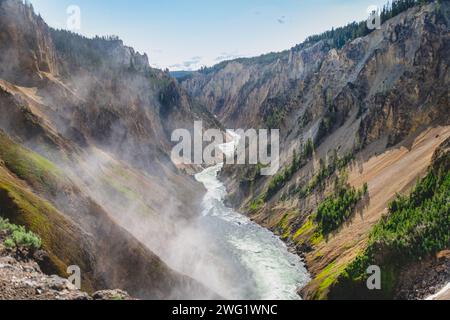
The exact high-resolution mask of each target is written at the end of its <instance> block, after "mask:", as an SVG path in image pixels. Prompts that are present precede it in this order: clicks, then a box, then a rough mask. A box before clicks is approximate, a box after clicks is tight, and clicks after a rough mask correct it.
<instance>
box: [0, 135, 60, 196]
mask: <svg viewBox="0 0 450 320" xmlns="http://www.w3.org/2000/svg"><path fill="white" fill-rule="evenodd" d="M0 146H1V148H0V158H1V159H2V160H3V161H4V163H5V166H6V167H7V168H8V169H9V170H10V171H11V172H13V173H14V174H15V175H17V176H18V177H19V178H20V179H23V180H26V181H27V182H28V183H29V184H30V185H32V186H33V187H35V188H36V189H38V190H42V188H43V189H44V190H43V191H46V192H49V193H51V194H53V195H55V194H56V193H57V192H58V190H59V189H60V186H61V185H62V184H63V183H64V182H63V179H64V178H63V173H62V171H61V170H60V169H59V168H58V167H57V166H56V165H55V164H53V163H52V162H50V161H49V160H47V159H46V158H44V157H42V156H40V155H38V154H37V153H35V152H33V151H30V150H28V149H26V148H24V147H22V146H20V145H18V144H17V143H15V142H14V141H12V140H11V139H9V138H8V137H7V136H6V135H5V134H3V133H1V132H0Z"/></svg>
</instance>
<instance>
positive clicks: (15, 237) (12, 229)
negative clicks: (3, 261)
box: [0, 218, 42, 250]
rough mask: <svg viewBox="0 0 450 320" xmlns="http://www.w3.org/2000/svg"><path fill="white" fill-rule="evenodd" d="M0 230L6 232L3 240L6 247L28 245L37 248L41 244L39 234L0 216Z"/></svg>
mask: <svg viewBox="0 0 450 320" xmlns="http://www.w3.org/2000/svg"><path fill="white" fill-rule="evenodd" d="M0 230H3V231H6V232H7V233H8V237H7V238H6V239H5V241H4V244H5V246H6V247H7V248H14V247H28V248H32V249H36V250H37V249H39V248H40V247H41V246H42V241H41V239H40V238H39V236H37V235H36V234H34V233H33V232H31V231H26V229H25V228H24V227H23V226H17V225H15V224H12V223H9V221H8V220H7V219H3V218H0Z"/></svg>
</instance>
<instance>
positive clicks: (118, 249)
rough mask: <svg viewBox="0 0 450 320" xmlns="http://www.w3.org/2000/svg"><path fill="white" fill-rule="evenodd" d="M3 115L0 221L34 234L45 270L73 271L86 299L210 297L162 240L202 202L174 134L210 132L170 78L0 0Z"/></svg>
mask: <svg viewBox="0 0 450 320" xmlns="http://www.w3.org/2000/svg"><path fill="white" fill-rule="evenodd" d="M172 96H173V97H176V102H177V103H176V104H174V105H173V104H172V103H171V101H172V100H171V99H172ZM0 113H1V115H2V116H1V117H0V150H1V151H0V215H1V216H2V217H5V218H8V219H10V220H11V221H12V222H14V223H16V224H19V225H23V226H26V227H27V228H29V229H31V230H32V231H33V232H35V233H36V234H38V235H39V236H40V237H41V238H42V240H43V247H44V249H45V250H46V251H47V252H48V255H49V263H48V264H47V269H48V270H45V271H48V272H51V273H55V274H58V275H59V276H65V272H66V269H67V266H69V265H78V266H79V267H80V268H81V269H82V278H83V279H82V280H83V281H82V284H83V289H85V290H86V291H88V292H94V291H97V290H100V289H105V288H120V289H124V290H126V291H128V292H130V294H132V295H133V296H134V297H136V298H151V299H163V298H176V299H178V298H185V299H187V298H199V297H204V298H206V297H211V296H213V294H212V293H211V292H210V291H209V290H208V289H206V288H205V287H204V286H203V285H201V284H200V283H198V282H196V281H194V280H193V279H191V278H190V277H188V276H186V275H183V274H180V273H178V272H176V271H174V270H173V268H176V267H177V266H176V265H175V266H170V267H169V266H168V264H169V263H170V262H171V261H169V260H168V257H169V256H170V255H172V254H173V252H171V251H170V249H168V248H167V246H166V242H167V241H168V240H170V239H172V238H173V236H174V234H175V235H176V234H178V230H179V229H178V228H181V229H182V228H183V227H184V226H185V225H186V224H188V223H189V220H190V219H191V218H192V217H194V216H195V215H196V214H197V212H198V211H199V210H198V208H197V205H198V204H199V203H200V201H201V198H202V188H200V187H199V185H198V184H196V182H195V181H194V179H193V178H192V177H189V176H187V175H184V174H182V173H181V172H180V171H179V170H178V169H177V168H176V167H175V166H174V165H173V164H172V162H171V160H170V150H171V147H172V142H171V141H170V133H171V131H172V130H173V128H186V129H189V128H191V127H192V126H193V122H194V120H195V119H201V120H204V121H205V122H207V123H210V124H211V125H217V126H218V123H217V122H216V120H215V119H214V117H212V116H211V115H210V114H209V113H208V112H207V111H206V110H205V109H203V108H202V107H201V106H200V105H198V104H194V103H193V102H192V101H191V99H190V98H189V96H188V95H187V94H186V93H185V92H184V91H183V90H182V89H181V88H180V87H179V85H178V84H177V83H176V82H175V80H173V79H172V78H170V76H169V75H167V74H165V73H164V72H162V71H160V70H155V69H152V68H150V66H149V65H148V58H147V57H146V56H145V55H140V54H138V53H136V52H135V51H134V50H133V49H131V48H129V47H126V46H124V45H123V42H122V41H120V40H118V39H116V38H114V37H112V38H94V39H87V38H84V37H81V36H79V35H76V34H73V33H70V32H65V31H58V30H53V29H51V28H49V27H48V26H47V25H46V24H45V22H44V21H43V20H42V18H41V17H39V16H37V15H36V14H35V13H34V12H33V9H32V8H31V6H30V5H27V4H24V3H23V2H22V1H18V0H1V1H0ZM168 199H170V201H168ZM186 251H188V250H186ZM180 254H182V253H180Z"/></svg>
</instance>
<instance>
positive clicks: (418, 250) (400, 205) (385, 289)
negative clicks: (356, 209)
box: [337, 152, 450, 298]
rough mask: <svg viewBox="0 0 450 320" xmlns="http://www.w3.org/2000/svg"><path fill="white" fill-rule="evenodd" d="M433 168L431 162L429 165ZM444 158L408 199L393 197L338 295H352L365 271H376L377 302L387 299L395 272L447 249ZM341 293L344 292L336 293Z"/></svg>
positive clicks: (449, 162) (448, 188) (448, 180)
mask: <svg viewBox="0 0 450 320" xmlns="http://www.w3.org/2000/svg"><path fill="white" fill-rule="evenodd" d="M435 163H436V162H435ZM449 169H450V153H449V152H447V153H446V154H445V155H443V157H441V158H440V159H439V160H438V161H437V165H434V166H433V167H432V168H431V169H430V171H429V172H428V174H427V176H426V177H425V178H423V179H422V180H420V181H419V182H418V183H417V185H416V187H415V188H414V190H413V192H412V193H411V194H410V195H409V196H402V195H398V196H397V198H396V199H395V200H393V201H392V202H391V203H390V205H389V214H388V215H387V216H386V217H385V218H384V219H383V220H382V221H380V222H379V223H378V224H377V225H376V226H375V228H374V229H373V231H372V233H371V235H370V238H369V244H368V246H367V248H366V249H365V251H364V252H362V253H361V254H360V255H359V256H358V257H357V258H356V260H355V261H354V262H353V263H351V264H350V265H349V266H348V267H347V268H346V269H345V270H344V272H343V274H342V276H341V277H340V278H339V279H338V285H337V291H338V292H339V294H340V295H341V294H343V293H345V292H347V294H349V295H351V294H359V293H355V288H357V287H358V286H360V285H361V283H363V282H364V281H365V280H366V279H367V273H366V270H367V268H368V267H369V266H370V265H378V266H380V267H381V269H382V291H381V292H377V293H374V294H377V295H378V296H380V297H383V298H392V297H393V294H394V292H393V291H394V289H395V286H396V285H397V283H396V280H397V278H398V276H399V273H400V272H401V268H402V267H403V266H405V265H407V264H408V263H411V262H414V261H418V260H420V259H422V258H425V257H427V256H430V255H433V254H436V253H437V252H439V251H441V250H444V249H447V248H449V246H450V233H449V230H450V171H449ZM342 288H345V290H342Z"/></svg>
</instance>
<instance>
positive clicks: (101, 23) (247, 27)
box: [29, 0, 387, 71]
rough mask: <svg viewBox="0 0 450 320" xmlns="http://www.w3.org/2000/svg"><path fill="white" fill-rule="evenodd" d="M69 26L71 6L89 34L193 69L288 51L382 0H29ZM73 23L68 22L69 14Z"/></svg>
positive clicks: (173, 66)
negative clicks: (113, 39) (113, 38)
mask: <svg viewBox="0 0 450 320" xmlns="http://www.w3.org/2000/svg"><path fill="white" fill-rule="evenodd" d="M29 1H30V2H31V3H32V4H33V6H34V8H35V11H36V12H37V13H40V14H41V15H42V17H43V18H44V19H45V21H46V22H47V23H48V24H49V25H50V26H52V27H55V28H63V29H67V25H68V24H67V21H68V18H71V17H73V11H72V12H71V13H68V12H67V9H68V8H69V7H70V6H72V5H75V6H77V7H79V9H80V22H81V23H80V27H81V28H80V29H79V30H76V32H78V33H80V34H83V35H85V36H88V37H93V36H95V35H99V36H104V35H117V36H119V37H120V38H121V39H122V40H124V42H125V44H126V45H129V46H131V47H133V48H135V49H136V50H137V51H139V52H141V53H144V52H145V53H147V55H148V56H149V60H150V64H151V65H152V66H153V67H157V68H161V69H165V68H169V69H170V70H171V71H176V70H196V69H199V68H200V67H202V66H212V65H214V64H216V63H219V62H220V61H223V60H230V59H233V58H237V57H252V56H258V55H261V54H264V53H268V52H277V51H282V50H286V49H289V48H291V47H293V46H295V45H296V44H298V43H301V42H302V41H303V40H304V39H305V38H307V37H308V36H310V35H313V34H317V33H320V32H323V31H326V30H329V29H331V28H332V27H338V26H342V25H345V24H347V23H348V22H351V21H355V20H357V21H360V20H364V19H366V17H367V9H368V7H369V6H371V5H376V6H380V7H381V6H382V5H383V4H385V3H386V2H387V0H29ZM71 21H73V20H71Z"/></svg>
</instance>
